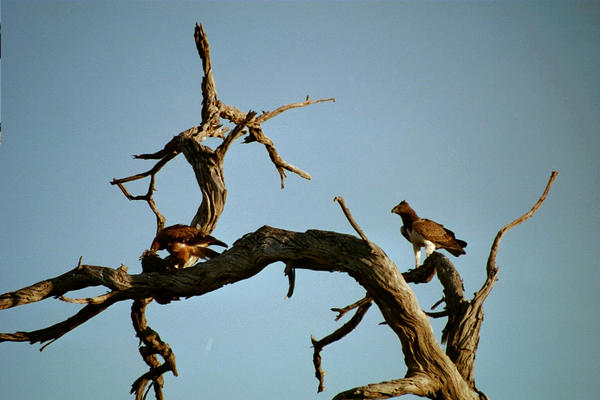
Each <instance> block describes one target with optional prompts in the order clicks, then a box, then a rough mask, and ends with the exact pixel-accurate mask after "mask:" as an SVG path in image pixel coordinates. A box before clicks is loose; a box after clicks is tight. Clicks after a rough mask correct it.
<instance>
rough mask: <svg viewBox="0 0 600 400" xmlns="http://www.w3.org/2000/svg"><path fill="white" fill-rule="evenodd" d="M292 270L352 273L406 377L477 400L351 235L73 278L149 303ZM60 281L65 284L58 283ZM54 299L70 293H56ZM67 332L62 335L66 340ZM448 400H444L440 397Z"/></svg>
mask: <svg viewBox="0 0 600 400" xmlns="http://www.w3.org/2000/svg"><path fill="white" fill-rule="evenodd" d="M277 261H281V262H284V263H289V262H293V263H294V264H295V265H296V266H297V267H296V268H298V267H299V266H302V267H301V268H305V269H310V270H318V271H340V272H345V273H348V274H349V275H350V276H352V277H353V278H354V279H356V280H357V281H358V283H360V284H361V285H362V286H363V287H365V289H366V290H367V293H368V295H369V297H371V298H372V299H373V300H374V301H375V303H376V304H377V305H378V306H379V308H380V310H381V311H382V313H383V315H384V318H385V320H386V322H387V324H388V325H389V327H390V328H391V329H393V330H394V332H396V334H397V335H398V337H399V339H400V341H401V342H402V345H403V349H404V353H405V360H406V364H407V367H408V369H409V372H408V376H409V377H413V376H430V377H431V381H430V384H429V386H428V388H429V389H428V390H429V392H430V393H437V392H440V393H446V395H447V396H448V397H445V398H474V397H473V396H471V395H470V394H469V388H468V387H467V385H466V384H465V382H464V381H462V380H461V379H460V375H458V373H457V372H456V368H455V367H454V364H453V363H452V362H451V361H450V360H449V359H448V357H446V355H445V354H444V352H443V350H442V349H441V347H440V346H439V344H438V343H437V340H436V339H435V336H434V334H433V331H432V329H431V326H430V325H429V321H428V318H427V316H426V315H425V314H424V313H423V311H422V310H421V308H420V307H419V305H418V302H417V299H416V297H415V296H414V294H413V292H412V290H411V289H410V288H409V286H408V284H407V283H406V281H405V280H404V278H403V277H402V274H400V272H399V271H398V268H397V267H396V266H395V265H394V264H393V262H392V261H391V260H390V259H389V258H388V257H387V256H386V255H385V253H384V252H383V251H382V250H381V249H380V248H378V247H376V246H375V247H374V248H371V247H370V246H368V245H367V244H366V243H365V242H364V241H363V240H361V239H359V238H356V237H354V236H350V235H344V234H339V233H334V232H326V231H317V230H310V231H307V232H305V233H299V232H291V231H285V230H281V229H276V228H271V227H267V226H265V227H263V228H261V229H259V230H258V231H256V232H254V233H252V234H248V235H246V236H244V237H243V238H241V239H240V240H238V241H237V242H235V244H234V245H233V247H232V248H231V249H230V250H228V251H226V252H224V253H223V254H221V255H220V256H218V257H216V258H214V259H212V260H210V261H207V262H206V263H203V264H200V265H198V266H197V267H193V268H188V269H185V270H182V271H178V272H176V273H146V274H141V275H128V274H125V273H124V272H118V271H116V270H113V269H111V268H105V267H98V266H87V265H83V266H81V268H79V269H77V270H74V271H73V273H74V274H75V275H82V277H81V278H80V279H81V280H85V281H87V282H89V283H90V285H92V286H93V285H104V286H106V287H108V288H110V289H111V290H112V293H114V295H113V296H112V297H110V299H115V298H118V299H119V300H124V299H145V298H148V297H153V296H170V297H184V296H198V295H202V294H205V293H208V292H210V291H213V290H217V289H219V288H221V287H222V286H224V285H226V284H230V283H234V282H237V281H240V280H242V279H247V278H250V277H252V276H254V275H255V274H257V273H259V272H260V271H261V270H262V269H263V268H265V267H266V266H267V265H269V264H271V263H274V262H277ZM56 279H59V278H56ZM64 279H66V280H67V281H66V282H60V285H59V286H60V287H61V288H62V289H61V292H63V291H64V292H66V291H68V290H70V289H71V288H80V287H81V284H80V283H79V281H78V280H76V279H73V278H72V277H71V276H67V277H66V278H64ZM40 287H41V288H48V285H44V284H39V285H33V286H31V287H28V288H24V289H22V290H20V291H17V292H16V293H9V294H6V295H3V296H0V305H6V306H10V305H11V304H12V305H14V303H10V302H8V303H3V302H2V300H3V299H5V298H6V299H13V298H15V297H18V298H21V299H27V301H21V304H24V303H26V302H33V301H38V300H42V299H43V298H46V297H48V296H49V295H50V293H51V292H52V291H50V290H47V291H46V292H44V291H43V290H39V288H40ZM52 293H53V294H54V295H60V294H64V293H60V292H56V291H54V292H52ZM64 333H65V332H61V334H64ZM39 335H40V332H39V331H34V332H20V333H19V335H18V336H15V335H11V334H0V341H5V340H11V341H25V340H26V341H30V342H38V341H41V340H49V339H50V338H48V337H47V336H43V337H40V336H39ZM440 398H442V397H440Z"/></svg>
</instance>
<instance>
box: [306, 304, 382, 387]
mask: <svg viewBox="0 0 600 400" xmlns="http://www.w3.org/2000/svg"><path fill="white" fill-rule="evenodd" d="M369 307H371V299H369V301H364V302H362V303H361V304H360V305H359V306H358V308H357V310H356V313H355V314H354V316H353V317H352V318H351V319H350V321H348V322H346V323H345V324H344V325H342V326H341V327H340V328H338V329H337V330H336V331H335V332H333V333H331V334H329V335H327V336H325V337H324V338H323V339H321V340H316V339H315V338H314V337H313V336H311V338H310V340H311V342H312V344H313V348H314V352H313V364H314V366H315V377H316V378H317V380H318V381H319V387H318V389H317V392H319V393H320V392H322V391H323V390H325V386H324V379H325V372H324V371H323V370H322V369H321V350H323V348H324V347H325V346H327V345H329V344H331V343H333V342H337V341H338V340H341V339H342V338H344V336H346V335H347V334H349V333H350V332H352V331H353V330H354V329H355V328H356V327H357V326H358V324H360V321H362V319H363V317H364V316H365V314H366V313H367V310H368V309H369ZM336 320H337V319H336Z"/></svg>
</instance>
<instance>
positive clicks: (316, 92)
mask: <svg viewBox="0 0 600 400" xmlns="http://www.w3.org/2000/svg"><path fill="white" fill-rule="evenodd" d="M1 5H2V14H1V18H2V98H3V101H2V144H1V145H0V188H1V189H0V193H1V200H0V221H1V224H0V276H1V277H2V278H1V280H0V292H6V291H10V290H14V289H17V288H21V287H23V286H27V285H29V284H32V283H34V282H37V281H40V280H42V279H45V278H49V277H53V276H57V275H59V274H62V273H63V272H65V271H67V270H68V269H71V268H73V267H74V265H76V263H77V259H78V258H79V257H80V256H83V260H84V262H85V263H89V264H96V265H104V266H111V267H118V266H119V265H120V264H121V263H123V264H125V265H127V266H128V267H129V271H130V272H131V273H138V272H140V271H141V268H140V266H139V261H138V257H139V255H140V254H141V252H142V251H143V250H144V249H145V248H148V247H149V245H150V242H151V240H152V237H153V232H154V228H155V226H154V224H155V222H154V217H153V215H152V214H151V212H150V211H149V209H148V208H147V207H146V205H145V204H143V203H140V202H129V201H127V200H126V199H125V198H124V197H123V195H122V194H121V193H120V191H119V190H118V189H117V188H115V187H112V186H111V185H109V181H110V180H111V179H112V178H113V177H124V176H128V175H131V174H134V173H137V172H141V171H144V170H146V169H148V168H150V166H151V165H152V163H147V162H144V161H139V160H133V159H132V158H131V155H132V154H137V153H142V152H152V151H156V150H158V149H160V148H162V146H163V145H164V144H165V143H166V142H167V141H168V140H169V139H170V138H171V137H172V136H173V135H176V134H177V133H179V132H180V131H182V130H185V129H187V128H190V127H192V126H194V125H197V124H198V123H199V121H200V108H201V98H200V82H201V78H202V75H201V63H200V60H199V58H198V56H197V53H196V49H195V46H194V42H193V28H194V23H195V22H196V21H198V22H200V23H202V24H204V27H205V29H206V32H207V34H208V38H209V41H210V44H211V48H212V59H213V66H214V72H215V79H216V84H217V91H218V94H219V97H220V99H221V100H223V101H224V102H226V103H228V104H232V105H235V106H237V107H238V108H240V109H242V110H249V109H253V110H257V111H262V110H271V109H274V108H276V107H278V106H280V105H282V104H285V103H290V102H296V101H299V100H302V99H304V97H305V96H306V95H307V94H309V95H310V96H311V97H312V98H320V97H335V98H336V99H337V102H336V103H323V104H318V105H314V106H311V107H308V108H303V109H300V110H292V111H289V112H287V113H285V114H282V115H280V116H278V117H277V118H275V119H273V120H271V121H269V122H268V123H267V124H265V125H264V130H265V133H266V134H267V135H269V136H270V137H271V138H272V139H273V140H274V142H275V145H276V146H277V148H278V150H279V151H280V153H281V155H282V156H283V157H284V158H285V159H286V160H287V161H289V162H290V163H292V164H295V165H297V166H298V167H300V168H302V169H304V170H306V171H308V172H309V173H310V174H311V175H312V177H313V179H312V180H311V181H306V180H303V179H301V178H299V177H297V176H294V175H290V177H289V178H288V179H287V181H286V188H285V189H284V190H281V189H280V188H279V177H278V175H277V173H276V171H275V169H274V168H273V166H272V164H271V163H270V161H269V159H268V156H267V154H266V152H265V150H264V148H262V147H261V146H259V145H257V144H250V145H243V144H241V143H239V142H238V143H235V144H234V145H233V147H232V148H231V150H230V152H229V153H228V154H227V159H226V163H225V174H226V182H227V185H228V190H229V192H228V199H227V206H226V209H225V212H224V214H223V216H222V218H221V220H220V222H219V225H218V227H217V230H216V231H215V236H217V237H219V238H220V239H222V240H224V241H226V242H228V243H230V244H231V243H233V242H234V241H235V240H236V239H237V238H239V237H240V236H242V235H244V234H245V233H247V232H252V231H254V230H255V229H257V228H259V227H260V226H262V225H264V224H269V225H272V226H276V227H280V228H284V229H291V230H299V231H304V230H307V229H312V228H317V229H326V230H333V231H338V232H345V233H353V231H352V230H351V228H350V226H349V225H348V223H347V221H346V219H345V218H344V216H343V215H342V213H341V212H340V210H339V207H338V206H337V205H336V204H334V203H333V202H332V199H333V198H334V197H335V196H338V195H339V196H343V197H344V198H345V199H346V202H347V204H348V206H349V207H350V209H351V211H352V213H353V214H354V216H355V218H356V220H357V221H358V223H359V224H360V225H361V226H362V228H363V229H364V231H365V232H366V234H367V235H368V236H369V238H370V239H371V240H372V241H374V242H375V243H377V244H378V245H379V246H381V247H382V248H383V249H384V250H385V251H386V253H387V254H388V255H389V256H390V257H391V258H392V259H393V260H394V261H395V262H396V264H397V265H398V267H399V268H400V269H401V270H406V269H407V268H409V267H410V266H411V265H412V262H413V256H412V251H411V246H410V244H409V243H408V242H406V241H405V240H404V239H403V238H402V236H401V235H400V232H399V227H400V219H399V218H398V217H397V216H395V215H392V214H391V213H390V210H391V208H392V207H393V206H394V205H395V204H397V203H398V202H399V201H400V200H403V199H406V200H408V201H409V202H410V203H411V204H412V205H413V207H414V208H415V209H416V211H417V212H418V213H419V214H421V216H423V217H428V218H432V219H434V220H437V221H439V222H441V223H443V224H444V225H446V226H448V227H450V228H451V229H453V230H454V231H455V232H456V234H457V236H458V237H459V238H461V239H464V240H466V241H468V243H469V246H468V248H467V252H468V254H467V255H466V256H462V257H460V258H457V259H455V258H452V260H453V261H455V265H456V266H457V268H458V269H459V270H460V272H461V274H462V277H463V279H464V281H465V282H464V283H465V288H466V293H467V295H469V296H470V295H471V294H472V293H473V292H474V291H476V290H477V289H479V287H480V286H481V284H482V283H483V281H484V265H485V261H486V259H487V255H488V252H489V248H490V245H491V242H492V240H493V237H494V235H495V234H496V232H497V231H498V229H499V228H500V227H501V226H502V225H504V224H506V223H508V222H509V221H511V220H512V219H514V218H515V217H517V216H519V215H520V214H521V213H523V212H525V211H526V210H528V209H529V208H530V207H531V205H532V204H533V203H534V202H535V201H536V200H537V198H538V196H539V195H540V193H541V191H542V190H543V188H544V185H545V184H546V181H547V179H548V177H549V176H550V172H551V171H552V170H558V171H559V172H560V175H559V177H558V180H557V181H556V183H555V185H554V187H553V189H552V191H551V193H550V196H549V198H548V200H547V201H546V203H545V204H544V205H543V206H542V208H541V209H540V210H539V212H538V213H537V214H536V215H535V217H534V218H533V219H531V220H529V221H527V222H526V223H525V224H523V225H521V226H519V227H517V228H515V229H514V230H513V231H510V232H509V233H508V234H507V236H506V237H505V239H504V240H503V242H502V245H501V249H500V253H499V257H498V264H499V266H500V280H499V282H498V283H497V284H496V286H495V287H494V290H493V292H492V294H491V296H490V298H489V300H488V301H487V303H486V306H485V322H484V325H483V330H482V332H481V341H480V344H479V351H478V353H477V363H476V369H477V372H476V380H477V384H478V386H479V388H480V389H482V390H483V391H485V392H486V393H487V394H488V396H489V397H490V398H495V399H511V398H512V399H514V398H522V399H525V398H526V399H565V398H573V399H592V398H595V396H597V393H598V392H599V391H600V384H599V380H598V371H599V370H600V361H598V360H600V346H598V342H597V339H596V336H597V332H598V331H599V330H600V317H599V314H598V310H597V306H598V303H599V300H600V296H599V294H598V293H599V289H600V272H599V271H600V270H599V268H598V267H599V265H598V264H599V258H598V254H597V247H598V244H599V243H598V239H597V238H598V233H599V232H598V223H599V217H600V213H599V206H598V204H600V203H599V201H600V196H599V195H600V191H599V184H600V182H599V177H600V174H599V163H598V151H599V150H600V139H599V135H598V126H599V125H598V121H599V119H598V118H599V115H600V73H599V72H600V6H599V3H585V2H577V3H571V2H540V3H528V4H526V5H525V4H522V3H520V2H487V1H486V2H482V3H477V2H426V3H416V2H409V1H404V2H368V3H367V2H364V3H358V2H355V3H347V2H311V3H300V2H298V3H288V2H285V3H284V2H260V3H243V2H240V3H231V2H228V3H225V4H221V3H217V2H169V3H168V4H167V3H166V2H143V3H140V2H117V1H102V2H100V1H79V2H77V1H68V2H42V1H35V2H31V1H22V0H19V1H6V0H3V1H2V4H1ZM157 185H158V191H157V192H156V198H157V202H158V206H159V208H160V210H161V211H162V212H163V214H165V216H166V217H167V219H168V220H167V223H168V224H174V223H189V222H190V221H191V219H192V217H193V215H194V213H195V211H196V207H197V205H198V204H199V202H200V196H201V194H200V191H199V190H198V188H197V187H196V185H195V181H194V179H193V173H192V171H191V169H190V168H189V167H188V165H187V163H186V161H185V159H184V158H183V157H178V158H177V159H175V160H173V161H172V162H171V163H170V164H168V165H167V167H165V168H164V169H163V170H162V171H161V173H160V174H159V176H158V182H157ZM131 188H132V190H134V191H135V190H136V189H139V190H140V191H141V190H143V186H140V185H137V186H136V185H132V186H131ZM286 290H287V280H286V279H285V277H284V275H283V266H282V265H280V264H276V265H272V266H270V267H268V268H267V269H266V270H265V271H263V272H262V273H261V274H259V275H258V276H256V277H254V278H252V279H250V280H247V281H244V282H240V283H238V284H236V285H232V286H228V287H226V288H224V289H222V290H220V291H218V292H216V293H211V294H209V295H206V296H203V297H200V298H194V299H190V300H187V301H181V302H176V303H172V304H170V305H168V306H159V305H156V304H153V305H151V306H150V307H149V310H148V319H149V324H150V325H151V326H152V327H153V328H155V329H156V330H157V331H158V332H159V333H160V335H161V337H162V338H163V339H164V340H165V341H167V342H168V343H169V344H170V345H171V346H172V347H173V349H174V351H175V354H176V356H177V365H178V369H179V373H180V376H179V377H177V378H174V377H172V376H171V375H167V376H166V387H165V394H166V396H167V398H168V399H183V398H190V397H191V398H200V397H202V398H206V399H214V398H221V399H235V398H249V399H258V398H260V399H281V398H286V399H290V400H295V399H311V398H312V399H328V398H331V397H332V396H333V395H335V394H336V393H338V392H339V391H341V390H344V389H348V388H350V387H354V386H357V385H362V384H367V383H371V382H379V381H382V380H389V379H395V378H400V377H402V376H403V375H404V372H405V367H404V363H403V356H402V353H401V349H400V344H399V343H398V341H397V338H396V337H395V335H394V334H393V333H392V332H391V331H390V330H389V329H388V328H386V327H385V326H380V325H378V323H379V322H380V321H381V320H382V317H381V315H380V314H379V312H378V311H377V310H375V309H374V308H372V309H371V310H370V311H369V313H368V315H367V317H366V318H365V320H364V321H363V323H362V324H361V326H360V327H359V328H358V329H357V330H356V331H355V332H353V333H352V334H351V335H350V336H349V337H347V338H346V339H344V340H343V341H342V342H339V343H336V344H334V345H332V346H330V347H328V348H326V349H325V350H324V351H323V367H324V369H326V370H327V372H328V373H327V375H326V382H325V384H326V387H327V390H326V391H325V392H324V393H323V394H319V395H317V394H316V388H317V382H316V380H315V378H314V376H313V373H314V371H313V366H312V360H311V357H312V349H311V348H310V334H311V333H312V334H314V335H315V336H316V337H323V336H325V335H327V334H329V333H330V332H331V331H333V330H334V329H335V328H336V327H338V326H339V323H336V322H334V321H333V318H334V314H333V313H332V312H331V311H329V308H330V307H339V306H344V305H347V304H350V303H352V302H353V301H355V300H357V299H358V298H360V297H361V296H362V295H363V294H364V291H363V290H362V289H361V288H360V287H359V286H358V285H357V284H356V283H355V282H354V281H353V280H352V279H351V278H349V277H347V276H345V275H342V274H326V273H316V272H309V271H299V272H298V276H297V285H296V292H295V294H294V296H293V297H292V298H291V299H288V300H286V299H284V296H285V293H286ZM414 290H415V292H416V294H417V296H418V298H419V302H420V304H421V306H422V307H423V308H424V309H428V308H429V307H430V306H431V305H432V304H434V303H435V302H436V301H437V300H438V299H439V298H440V297H441V288H440V285H439V283H437V282H436V281H433V282H432V283H430V284H429V285H426V286H417V287H415V288H414ZM102 292H103V289H102V288H97V289H96V290H90V291H88V292H85V293H86V295H91V294H99V293H102ZM76 295H78V294H71V296H76ZM79 295H81V294H79ZM129 307H130V303H123V304H119V305H116V306H113V307H112V308H111V309H109V310H108V311H106V312H104V313H103V314H102V315H100V316H98V317H96V318H95V319H93V320H91V321H89V322H88V323H86V324H85V325H84V326H81V327H79V328H77V329H76V330H75V331H73V332H71V333H69V334H67V335H66V336H64V337H63V338H61V339H60V340H58V341H57V342H56V343H54V344H52V345H51V346H49V347H48V348H47V349H46V350H44V351H43V352H42V353H40V352H39V351H38V349H39V345H36V346H30V345H29V344H24V343H2V344H0V359H1V360H2V361H0V397H1V398H2V399H5V398H6V399H32V398H47V399H65V400H71V399H73V400H75V399H77V400H78V399H82V398H85V399H87V400H95V399H107V398H115V399H128V398H131V397H130V396H129V395H128V391H129V387H130V384H131V383H132V382H133V380H135V379H136V378H137V377H138V376H139V375H141V374H142V373H144V372H145V370H146V367H145V365H144V364H143V362H142V361H141V358H140V357H139V355H138V353H137V340H136V338H135V337H134V332H133V329H132V327H131V322H130V319H129ZM78 309H79V306H77V305H73V304H63V303H60V302H58V301H56V300H47V301H44V302H40V303H37V304H33V305H28V306H23V307H18V308H16V309H11V310H7V311H2V312H0V331H3V332H6V331H16V330H33V329H38V328H42V327H45V326H47V325H50V324H53V323H56V322H58V321H61V320H63V319H65V318H66V317H68V316H70V315H72V314H74V313H75V312H76V311H77V310H78ZM443 323H444V322H443V321H434V323H433V325H434V329H435V330H436V332H438V333H439V332H440V330H441V328H442V327H443Z"/></svg>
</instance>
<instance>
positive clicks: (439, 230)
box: [392, 201, 467, 268]
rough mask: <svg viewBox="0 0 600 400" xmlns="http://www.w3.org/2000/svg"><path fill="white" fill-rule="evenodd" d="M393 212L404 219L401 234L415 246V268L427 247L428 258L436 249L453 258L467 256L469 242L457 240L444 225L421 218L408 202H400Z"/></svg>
mask: <svg viewBox="0 0 600 400" xmlns="http://www.w3.org/2000/svg"><path fill="white" fill-rule="evenodd" d="M392 212H393V213H395V214H398V215H400V217H402V227H401V228H400V232H401V233H402V236H404V237H405V238H406V240H408V241H409V242H411V243H412V245H413V250H414V252H415V268H418V267H419V260H420V258H421V247H425V254H426V258H427V257H429V256H430V255H431V253H433V252H434V251H435V250H436V249H446V250H448V251H449V252H450V254H452V255H453V256H456V257H458V256H460V255H461V254H466V252H465V251H464V249H463V248H464V247H467V242H465V241H464V240H460V239H456V238H455V237H454V232H452V231H451V230H450V229H446V228H444V226H443V225H441V224H438V223H437V222H434V221H431V220H429V219H425V218H420V217H419V216H418V215H417V213H416V212H415V210H413V209H412V208H411V207H410V206H409V205H408V203H407V202H406V201H402V202H400V204H398V205H397V206H396V207H394V208H393V209H392Z"/></svg>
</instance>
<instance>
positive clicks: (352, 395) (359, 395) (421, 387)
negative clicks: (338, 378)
mask: <svg viewBox="0 0 600 400" xmlns="http://www.w3.org/2000/svg"><path fill="white" fill-rule="evenodd" d="M438 388H439V385H437V384H436V382H435V381H433V380H432V378H431V377H429V376H427V375H424V374H415V375H413V376H411V377H406V378H403V379H396V380H393V381H388V382H381V383H373V384H370V385H367V386H362V387H357V388H354V389H351V390H347V391H345V392H342V393H339V394H338V395H337V396H335V397H334V398H333V400H350V399H389V398H390V397H398V396H402V395H405V394H412V395H416V396H422V397H430V396H431V395H432V394H433V393H434V392H436V391H437V389H438Z"/></svg>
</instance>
